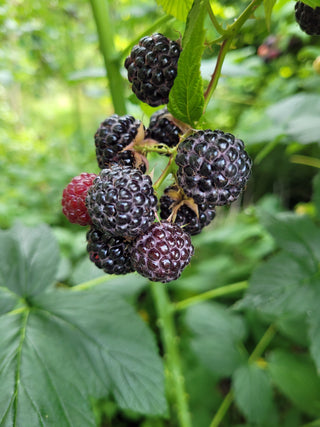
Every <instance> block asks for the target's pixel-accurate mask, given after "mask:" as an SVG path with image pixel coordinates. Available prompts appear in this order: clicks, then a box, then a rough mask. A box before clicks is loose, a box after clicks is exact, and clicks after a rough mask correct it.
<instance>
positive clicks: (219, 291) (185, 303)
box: [174, 281, 248, 311]
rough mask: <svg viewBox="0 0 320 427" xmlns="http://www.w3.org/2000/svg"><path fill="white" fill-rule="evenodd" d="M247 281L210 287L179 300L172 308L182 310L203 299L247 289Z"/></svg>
mask: <svg viewBox="0 0 320 427" xmlns="http://www.w3.org/2000/svg"><path fill="white" fill-rule="evenodd" d="M247 287H248V282H247V281H244V282H237V283H233V284H231V285H226V286H221V287H220V288H216V289H212V290H210V291H208V292H203V293H202V294H199V295H195V296H194V297H190V298H186V299H184V300H182V301H179V302H177V303H175V304H174V309H175V310H176V311H179V310H184V309H185V308H187V307H190V306H191V305H194V304H198V303H200V302H203V301H207V300H209V299H213V298H217V297H221V296H225V295H229V294H233V293H235V292H239V291H243V290H245V289H247Z"/></svg>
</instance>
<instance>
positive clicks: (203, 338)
mask: <svg viewBox="0 0 320 427" xmlns="http://www.w3.org/2000/svg"><path fill="white" fill-rule="evenodd" d="M185 321H186V324H187V326H188V327H189V329H190V330H191V331H192V333H193V338H192V339H191V346H192V349H193V351H194V352H195V354H196V355H197V356H198V357H199V359H200V360H201V361H202V362H203V363H204V365H205V366H206V367H207V368H208V369H210V371H212V372H213V373H216V374H218V375H222V376H226V375H230V374H232V372H233V371H234V370H235V369H236V368H237V367H238V366H240V365H241V363H242V362H243V361H244V360H245V357H246V355H245V354H243V352H241V350H240V346H239V345H240V343H241V341H242V340H243V339H244V337H245V334H246V329H245V325H244V322H243V320H242V318H241V317H240V316H238V315H236V314H234V313H231V312H230V311H228V310H227V309H226V307H224V306H223V305H221V304H217V303H212V304H210V303H201V304H198V305H196V306H192V307H190V308H188V309H187V313H186V316H185Z"/></svg>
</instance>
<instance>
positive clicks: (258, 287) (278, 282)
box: [237, 252, 317, 317]
mask: <svg viewBox="0 0 320 427" xmlns="http://www.w3.org/2000/svg"><path fill="white" fill-rule="evenodd" d="M316 271H317V270H316V269H311V268H310V267H308V266H306V264H305V263H304V262H303V260H301V259H300V258H299V259H297V258H295V257H294V256H293V255H291V254H288V253H285V252H280V253H279V254H277V255H275V256H274V257H272V258H270V259H269V260H268V261H266V262H264V263H262V264H261V265H260V266H258V267H257V268H256V269H255V270H254V271H253V274H252V276H251V279H250V283H249V288H248V290H247V292H246V294H245V296H244V298H243V300H241V301H240V302H239V303H238V305H237V306H238V307H239V308H240V307H241V308H244V307H245V308H250V309H256V310H259V311H261V312H262V313H266V314H268V315H271V316H277V317H279V316H287V315H292V314H294V315H299V314H301V313H306V312H307V311H308V310H309V309H310V307H312V304H313V300H314V297H315V290H314V289H313V286H312V284H309V283H308V281H310V280H311V278H312V277H313V275H314V274H315V273H316Z"/></svg>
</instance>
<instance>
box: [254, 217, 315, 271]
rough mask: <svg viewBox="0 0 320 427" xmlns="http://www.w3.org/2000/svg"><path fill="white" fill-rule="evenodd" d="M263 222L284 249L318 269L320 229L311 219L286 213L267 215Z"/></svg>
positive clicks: (309, 266) (310, 266) (311, 267)
mask: <svg viewBox="0 0 320 427" xmlns="http://www.w3.org/2000/svg"><path fill="white" fill-rule="evenodd" d="M262 222H263V223H264V225H265V226H266V227H267V229H268V230H269V231H270V233H271V234H272V236H273V237H274V239H275V240H276V242H277V243H278V245H279V246H280V247H281V248H282V249H284V250H285V251H287V252H289V253H291V254H293V255H295V256H296V257H297V258H300V259H301V260H303V261H304V262H305V263H306V264H307V265H308V268H310V269H313V268H317V265H318V262H319V261H320V228H319V227H317V226H316V225H315V224H314V223H313V222H312V221H311V219H310V218H309V217H307V216H299V215H295V214H293V213H290V212H284V213H279V214H277V215H274V216H273V215H268V216H266V215H265V216H264V217H263V218H262Z"/></svg>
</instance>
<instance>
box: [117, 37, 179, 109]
mask: <svg viewBox="0 0 320 427" xmlns="http://www.w3.org/2000/svg"><path fill="white" fill-rule="evenodd" d="M180 52H181V47H180V45H179V43H177V42H176V41H173V40H170V39H168V38H167V37H165V36H164V35H163V34H160V33H156V34H153V35H151V36H146V37H142V38H141V39H140V41H139V44H137V45H135V46H134V47H133V48H132V51H131V53H130V55H129V56H128V57H127V58H126V60H125V63H124V66H125V68H126V69H127V71H128V80H129V82H130V83H132V91H133V92H134V93H135V94H136V96H137V98H138V99H140V100H141V101H143V102H145V103H147V104H149V105H150V106H151V107H156V106H158V105H162V104H167V103H168V102H169V92H170V89H171V88H172V86H173V82H174V79H175V78H176V76H177V63H178V59H179V56H180Z"/></svg>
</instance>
